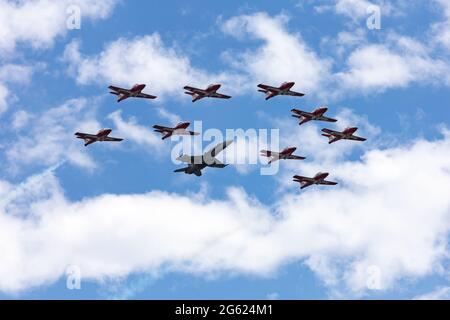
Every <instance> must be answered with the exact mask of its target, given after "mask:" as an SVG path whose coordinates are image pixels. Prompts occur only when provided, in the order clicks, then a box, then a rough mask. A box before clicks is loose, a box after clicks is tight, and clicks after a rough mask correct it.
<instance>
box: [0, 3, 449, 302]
mask: <svg viewBox="0 0 450 320" xmlns="http://www.w3.org/2000/svg"><path fill="white" fill-rule="evenodd" d="M70 4H75V5H76V7H75V8H78V9H80V12H81V29H79V30H68V29H67V27H66V22H67V19H69V18H70V16H69V15H70V14H69V13H68V12H67V9H68V8H70ZM373 4H375V5H377V6H375V7H373ZM368 8H369V11H367V9H368ZM374 8H375V10H376V9H377V8H379V9H380V10H381V28H380V29H369V28H368V26H367V24H366V21H367V19H368V18H370V16H371V15H372V14H373V12H374V11H373V9H374ZM371 10H372V11H371ZM0 12H3V14H2V13H0V29H1V30H4V31H3V34H0V36H1V37H0V122H1V124H0V126H1V128H2V130H3V135H2V138H0V152H1V158H2V161H1V163H2V164H1V167H0V170H1V176H0V195H1V198H0V199H2V200H1V202H0V252H1V254H0V256H1V258H0V262H1V263H0V298H3V299H9V298H23V299H28V298H31V299H52V298H67V299H80V298H81V299H147V298H149V299H197V298H200V299H207V298H212V299H216V298H224V299H230V298H236V299H241V298H243V299H269V298H276V299H330V298H331V299H332V298H365V299H375V298H388V299H391V298H400V299H411V298H418V297H419V298H447V299H448V297H449V296H450V293H449V292H450V289H449V288H450V286H449V269H448V263H449V261H448V255H449V249H448V243H449V241H448V240H449V238H448V236H449V230H450V225H449V221H450V197H449V194H448V190H450V160H449V159H450V131H449V129H448V127H449V119H450V117H449V116H450V111H449V107H448V101H449V100H450V91H449V90H448V89H449V86H450V77H449V76H448V75H449V74H450V73H449V71H450V6H449V5H448V4H447V3H446V1H443V0H435V1H430V2H429V3H424V2H422V1H417V2H414V3H411V2H406V1H401V0H399V1H373V2H372V3H370V2H369V1H366V0H336V1H283V2H274V1H258V2H253V1H249V2H242V1H228V2H226V3H220V4H215V3H214V4H213V3H212V2H210V1H196V2H195V3H186V2H185V1H165V2H156V1H154V2H148V1H147V2H145V3H144V2H142V1H137V0H134V1H126V2H125V1H116V0H108V1H101V2H90V1H85V0H78V1H60V2H58V3H56V2H55V3H48V2H47V1H43V0H36V1H6V0H0ZM283 81H295V82H296V86H295V87H294V89H295V90H298V91H302V92H305V93H306V96H305V97H304V98H294V97H276V98H274V99H272V100H270V101H265V100H264V99H263V96H262V95H260V94H259V93H258V92H257V90H256V85H257V84H258V83H267V84H272V85H279V84H280V83H282V82H283ZM217 82H219V83H222V84H223V87H222V89H221V92H223V93H226V94H231V95H232V96H233V99H231V100H226V101H221V100H207V99H205V100H201V101H199V102H197V103H195V104H192V103H191V100H190V98H189V97H188V96H186V95H184V94H183V91H182V87H183V86H184V85H193V86H201V87H206V86H207V85H208V84H210V83H217ZM135 83H146V84H147V88H146V89H145V92H148V93H150V94H155V95H158V97H159V98H158V99H157V100H154V101H144V100H137V99H134V100H133V99H129V100H126V101H124V102H122V103H120V104H117V103H116V101H115V97H113V96H110V95H108V91H107V87H108V85H110V84H114V85H119V86H125V87H128V86H129V87H131V86H132V85H133V84H135ZM321 105H326V106H328V107H329V115H330V116H332V117H337V118H338V119H339V121H338V123H336V124H331V125H329V127H331V128H336V129H343V128H345V127H346V126H347V125H349V126H350V125H351V126H353V125H355V126H358V127H359V128H360V129H359V130H360V131H358V134H359V135H361V136H364V137H367V138H368V141H367V142H366V143H364V144H359V143H352V142H350V141H341V142H338V143H336V144H334V145H331V146H330V145H328V144H327V143H326V139H325V140H324V138H323V137H321V136H320V129H321V128H323V127H325V126H327V125H328V124H325V125H323V124H321V123H308V124H306V125H304V126H302V127H299V126H298V125H297V123H296V122H295V119H293V118H292V117H291V116H290V110H291V109H292V108H293V107H295V108H299V109H305V110H313V109H314V108H316V107H318V106H321ZM179 120H185V121H190V122H192V123H194V121H201V122H202V123H201V124H202V128H203V131H204V132H205V131H206V130H207V129H211V128H212V129H217V130H219V131H220V132H225V130H226V129H240V128H241V129H245V130H247V129H256V130H259V129H269V130H270V129H278V130H279V140H280V145H279V148H280V149H281V148H283V147H286V146H291V145H292V146H296V147H298V148H299V149H298V151H297V153H298V154H299V155H304V156H306V157H307V160H306V161H304V162H294V163H293V162H282V163H277V165H279V171H278V172H277V174H276V175H273V176H264V175H261V174H260V168H261V167H266V165H265V160H264V159H260V160H261V162H259V163H258V164H245V165H239V166H235V165H233V164H232V165H230V166H229V167H227V168H225V169H224V170H217V169H209V170H208V169H206V170H205V171H204V175H203V176H202V177H201V178H197V177H195V176H185V175H182V174H175V173H173V170H175V169H177V168H179V167H180V164H177V163H174V162H173V161H172V160H171V153H172V150H173V147H175V146H176V145H177V141H175V140H174V141H170V140H168V141H164V142H162V141H161V139H160V137H159V136H157V135H156V134H154V133H153V132H152V130H151V126H152V125H154V124H162V125H175V124H176V122H177V121H179ZM101 128H112V129H113V134H112V135H113V136H119V137H123V138H125V141H124V142H123V143H121V144H116V145H108V144H101V143H96V144H94V145H92V146H90V147H89V148H85V147H83V145H82V143H81V142H80V141H76V139H74V138H73V134H74V132H76V131H88V132H96V131H98V130H99V129H101ZM234 140H235V143H234V145H236V146H237V148H236V149H234V147H233V148H230V150H231V151H230V153H233V151H234V152H239V153H241V154H242V153H251V151H248V150H245V148H244V145H243V144H242V143H241V142H242V137H236V138H235V139H234ZM186 141H187V140H186ZM267 143H269V142H267ZM209 144H210V141H203V147H206V146H208V145H209ZM252 146H253V145H252ZM254 147H255V148H256V149H255V150H258V149H262V148H263V147H266V146H265V145H261V144H258V145H255V146H254ZM175 155H178V154H175ZM228 156H229V154H228V153H227V159H228ZM318 171H328V172H330V173H331V175H330V178H331V179H333V180H337V181H339V185H338V186H337V187H336V188H326V187H317V188H315V187H312V188H311V189H307V190H305V191H300V189H299V188H298V185H295V183H292V182H291V177H292V175H294V174H303V175H314V174H315V173H316V172H318ZM74 266H75V267H76V268H77V270H79V271H80V273H81V289H80V290H69V289H68V288H67V285H66V283H67V270H69V269H70V268H71V267H74Z"/></svg>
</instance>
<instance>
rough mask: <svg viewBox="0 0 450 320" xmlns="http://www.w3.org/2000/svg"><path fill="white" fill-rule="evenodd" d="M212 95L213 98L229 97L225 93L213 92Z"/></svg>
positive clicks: (229, 97)
mask: <svg viewBox="0 0 450 320" xmlns="http://www.w3.org/2000/svg"><path fill="white" fill-rule="evenodd" d="M212 96H213V97H214V98H218V99H231V96H227V95H225V94H221V93H214V94H213V95H212Z"/></svg>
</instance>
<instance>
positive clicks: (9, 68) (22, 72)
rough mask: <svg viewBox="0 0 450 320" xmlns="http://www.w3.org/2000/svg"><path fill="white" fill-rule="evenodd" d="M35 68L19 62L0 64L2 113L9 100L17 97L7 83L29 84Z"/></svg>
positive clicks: (0, 110) (0, 109)
mask: <svg viewBox="0 0 450 320" xmlns="http://www.w3.org/2000/svg"><path fill="white" fill-rule="evenodd" d="M33 71H34V70H33V68H32V67H30V66H25V65H18V64H5V65H2V66H0V115H1V114H2V113H4V112H5V111H6V110H7V109H8V101H9V100H11V99H15V97H14V95H12V94H11V92H10V90H9V89H8V87H7V85H11V84H22V85H24V84H28V83H29V81H30V80H31V76H32V74H33Z"/></svg>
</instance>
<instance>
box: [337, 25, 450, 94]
mask: <svg viewBox="0 0 450 320" xmlns="http://www.w3.org/2000/svg"><path fill="white" fill-rule="evenodd" d="M449 70H450V67H449V65H448V63H447V62H445V61H443V60H439V59H435V58H433V57H432V56H431V54H430V52H429V50H428V49H427V47H426V46H425V45H423V44H422V43H419V42H418V41H416V40H414V39H412V38H409V37H405V36H399V35H395V34H392V35H390V36H389V37H388V38H387V39H386V43H384V44H366V45H363V46H361V47H358V48H356V49H355V50H354V51H353V52H352V53H351V54H350V56H349V58H348V60H347V62H346V70H343V71H341V72H338V73H336V74H335V75H334V80H335V81H336V83H337V84H338V86H339V87H340V89H339V90H338V91H340V92H338V93H345V92H349V91H350V92H352V91H353V92H363V93H368V92H373V91H375V92H376V91H384V90H386V89H392V88H402V87H407V86H409V85H411V84H412V83H419V84H441V85H442V80H443V79H444V84H447V85H448V84H449V77H448V72H449Z"/></svg>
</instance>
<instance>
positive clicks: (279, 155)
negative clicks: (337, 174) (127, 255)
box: [75, 82, 366, 189]
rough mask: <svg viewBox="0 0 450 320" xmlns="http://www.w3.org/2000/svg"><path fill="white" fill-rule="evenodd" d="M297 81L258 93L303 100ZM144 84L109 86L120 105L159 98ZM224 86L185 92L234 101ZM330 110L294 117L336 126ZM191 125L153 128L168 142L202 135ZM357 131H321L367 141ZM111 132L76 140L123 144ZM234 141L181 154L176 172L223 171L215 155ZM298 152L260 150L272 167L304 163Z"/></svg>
mask: <svg viewBox="0 0 450 320" xmlns="http://www.w3.org/2000/svg"><path fill="white" fill-rule="evenodd" d="M294 85H295V82H284V83H283V84H281V85H280V86H279V87H273V86H269V85H266V84H259V85H258V86H257V87H258V91H259V92H262V93H264V94H265V99H266V100H270V99H272V98H274V97H276V96H293V97H303V96H304V95H305V94H304V93H300V92H295V91H292V90H291V89H292V88H293V87H294ZM145 87H146V85H145V84H136V85H134V86H133V87H132V88H131V89H126V88H121V87H116V86H109V87H108V89H109V90H110V93H111V94H113V95H116V96H117V97H118V99H117V102H118V103H120V102H122V101H123V100H126V99H129V98H141V99H151V100H153V99H157V97H156V96H154V95H150V94H147V93H143V92H142V91H143V90H144V89H145ZM221 87H222V85H220V84H212V85H209V86H208V87H207V88H206V89H200V88H196V87H191V86H185V87H184V88H183V89H184V90H185V94H187V95H190V96H192V102H193V103H195V102H197V101H198V100H201V99H204V98H216V99H231V98H232V97H231V96H228V95H225V94H222V93H218V92H217V91H218V90H219V89H220V88H221ZM327 111H328V108H326V107H320V108H317V109H315V110H314V111H312V112H307V111H303V110H298V109H292V110H291V112H292V117H294V118H297V119H298V121H299V125H303V124H305V123H307V122H310V121H323V122H330V123H334V122H337V120H336V119H333V118H329V117H327V116H325V113H326V112H327ZM189 125H190V123H189V122H181V123H179V124H177V125H176V126H175V127H166V126H161V125H154V126H153V129H154V131H155V132H157V133H160V134H161V135H162V139H163V140H166V139H168V138H170V137H172V136H174V135H187V136H195V135H199V133H197V132H193V131H188V130H187V129H188V127H189ZM357 130H358V128H356V127H349V128H346V129H344V130H343V131H335V130H331V129H327V128H324V129H322V132H323V133H322V136H324V137H327V138H328V143H329V144H332V143H335V142H337V141H339V140H353V141H361V142H362V141H366V139H365V138H362V137H359V136H356V135H354V134H355V132H356V131H357ZM111 132H112V129H102V130H100V131H99V132H98V133H96V134H90V133H82V132H77V133H75V137H76V138H77V139H82V140H84V142H85V144H84V145H85V146H86V147H87V146H89V145H91V144H93V143H95V142H121V141H123V139H121V138H113V137H110V136H109V135H110V134H111ZM231 143H233V141H231V140H230V141H224V142H221V143H219V144H217V145H216V146H215V147H214V148H212V149H211V150H209V151H207V152H205V153H204V154H203V155H198V156H188V155H180V156H179V157H178V158H177V160H178V161H181V162H183V163H186V165H187V167H184V168H181V169H177V170H175V171H174V172H183V173H186V174H194V175H196V176H198V177H200V176H202V170H203V169H205V168H207V167H210V168H220V169H223V168H225V167H227V166H228V165H227V164H223V163H221V162H220V161H219V160H218V159H216V156H217V155H218V154H219V153H221V152H222V151H223V150H225V149H226V148H227V147H228V146H229V145H230V144H231ZM296 150H297V148H296V147H288V148H285V149H283V150H282V151H279V152H278V151H271V150H261V156H263V157H267V158H269V162H268V164H269V165H270V164H272V163H273V162H275V161H279V160H305V159H306V158H305V157H302V156H297V155H294V152H295V151H296ZM328 176H329V173H328V172H319V173H317V174H316V175H315V176H314V177H311V178H310V177H303V176H299V175H295V176H294V177H293V181H294V182H298V183H300V186H301V189H304V188H307V187H309V186H312V185H327V186H334V185H337V182H333V181H328V180H326V179H327V178H328Z"/></svg>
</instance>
